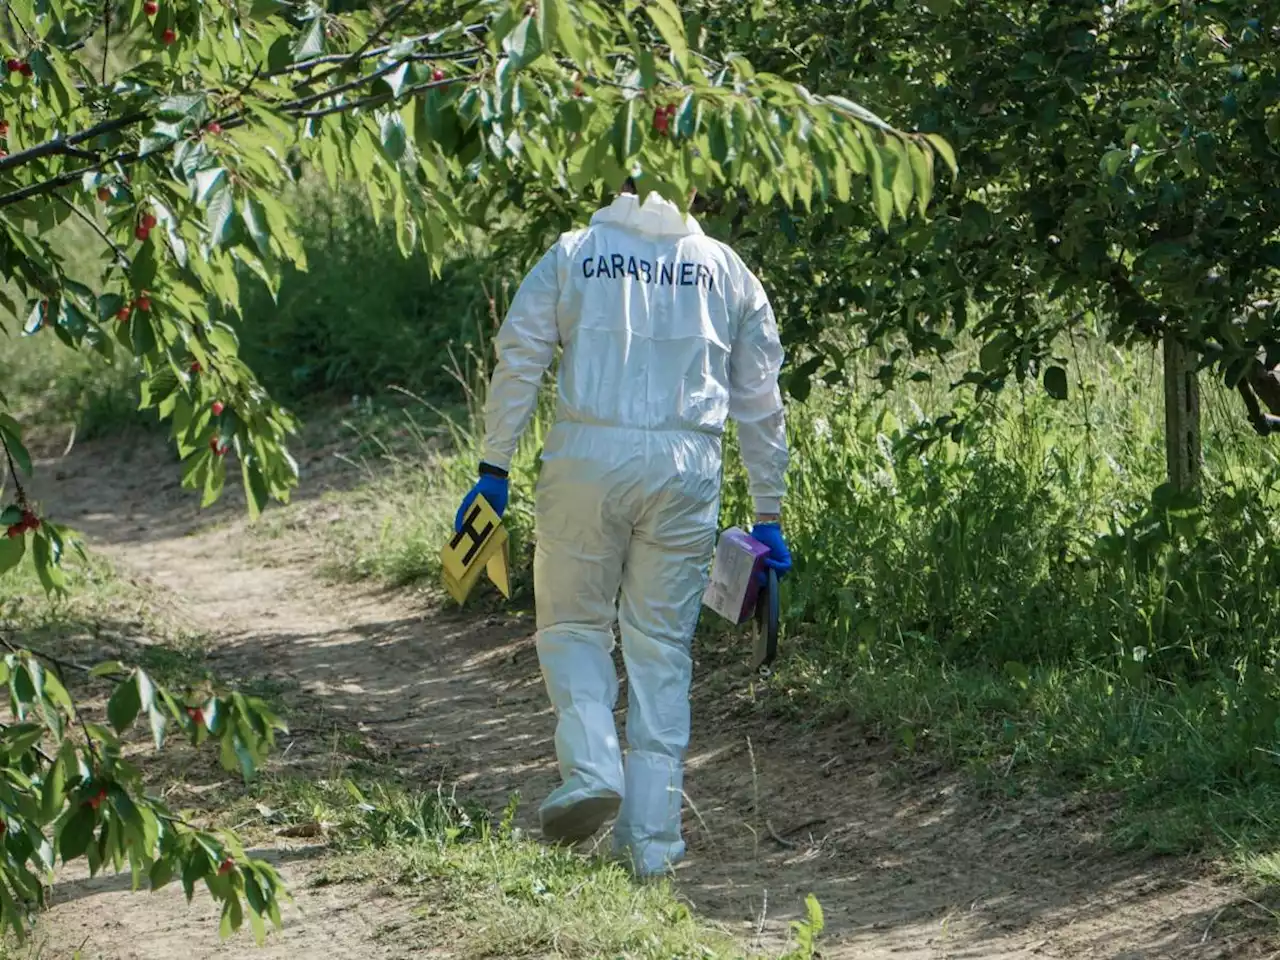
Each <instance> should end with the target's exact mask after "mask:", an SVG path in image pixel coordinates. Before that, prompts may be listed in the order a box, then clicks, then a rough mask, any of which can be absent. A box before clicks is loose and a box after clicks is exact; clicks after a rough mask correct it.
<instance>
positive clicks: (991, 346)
mask: <svg viewBox="0 0 1280 960" xmlns="http://www.w3.org/2000/svg"><path fill="white" fill-rule="evenodd" d="M1004 357H1005V345H1004V339H1003V338H1002V337H996V339H994V340H992V341H990V342H988V343H985V344H983V345H982V349H981V350H979V351H978V363H979V364H981V366H982V369H983V370H985V371H986V372H988V373H994V372H995V371H996V370H999V369H1000V367H1001V366H1003V364H1004Z"/></svg>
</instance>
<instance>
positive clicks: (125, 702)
mask: <svg viewBox="0 0 1280 960" xmlns="http://www.w3.org/2000/svg"><path fill="white" fill-rule="evenodd" d="M140 709H142V700H141V699H140V698H139V697H138V684H137V682H136V680H135V678H134V677H130V678H129V679H127V680H123V681H121V683H120V684H119V685H118V686H117V687H116V689H115V693H113V694H111V699H110V700H108V701H107V719H108V720H109V721H110V722H111V726H113V727H115V730H116V733H124V732H125V731H126V730H127V729H129V727H130V726H132V725H133V721H134V720H135V719H137V716H138V711H139V710H140Z"/></svg>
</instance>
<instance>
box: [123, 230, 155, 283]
mask: <svg viewBox="0 0 1280 960" xmlns="http://www.w3.org/2000/svg"><path fill="white" fill-rule="evenodd" d="M157 268H158V264H157V263H156V244H155V241H154V240H152V239H148V240H147V241H146V242H145V243H143V244H142V246H140V247H139V248H138V252H137V253H136V254H134V257H133V266H132V267H131V268H130V269H129V280H130V281H131V282H132V283H133V287H134V289H135V290H149V289H150V288H151V286H152V285H153V284H154V283H155V279H156V270H157Z"/></svg>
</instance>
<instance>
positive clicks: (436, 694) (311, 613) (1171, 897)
mask: <svg viewBox="0 0 1280 960" xmlns="http://www.w3.org/2000/svg"><path fill="white" fill-rule="evenodd" d="M323 456H324V453H323V452H321V453H319V454H317V459H315V460H314V461H313V463H312V466H313V467H317V468H320V467H323V466H324V464H325V462H326V461H324V460H323ZM124 458H125V454H124V453H122V452H112V451H111V450H110V449H108V447H107V446H106V445H102V444H95V445H92V446H82V447H80V448H78V449H76V450H74V451H73V452H72V454H71V455H70V456H69V457H67V458H65V459H61V460H57V461H51V462H47V463H45V464H44V465H43V470H44V471H45V476H46V477H47V478H48V480H47V482H46V485H45V488H44V489H43V490H41V491H40V493H41V494H42V496H43V497H44V498H45V499H46V501H47V502H48V504H49V506H50V507H51V508H53V509H56V510H57V511H58V514H59V515H60V516H61V517H64V518H65V519H66V521H67V522H69V523H71V524H73V525H75V526H77V527H78V528H79V529H81V530H82V531H84V532H85V533H86V535H87V536H88V538H89V539H90V541H91V543H92V545H93V546H94V548H96V549H97V550H100V551H102V552H104V553H106V554H108V555H109V556H110V557H111V558H112V559H113V561H114V562H115V563H116V564H117V566H118V567H120V568H121V569H122V570H124V571H126V572H127V573H128V574H130V575H132V576H134V577H136V578H138V579H140V580H142V581H144V582H146V583H147V584H148V585H150V586H151V587H153V588H154V589H155V590H157V591H159V592H160V593H161V594H163V595H166V596H167V597H169V598H170V599H171V602H172V603H173V604H175V605H177V606H178V607H179V608H180V609H181V610H182V611H184V612H185V615H186V616H189V617H190V618H191V620H192V621H193V622H195V623H197V624H198V625H200V626H201V627H202V628H203V629H204V630H206V631H209V632H210V633H211V634H212V636H213V640H212V645H211V648H210V656H211V658H212V661H213V663H212V665H213V667H214V668H215V669H216V670H218V671H219V672H221V673H224V674H226V675H231V676H236V677H255V678H262V679H265V680H270V681H273V682H277V683H279V684H281V685H282V686H283V687H285V688H287V689H289V690H290V691H291V694H290V698H289V699H290V702H291V704H292V706H293V708H294V709H293V711H292V712H291V716H293V717H294V719H295V722H298V718H301V723H302V726H301V728H298V729H295V730H294V731H293V733H292V734H291V736H290V737H289V738H286V739H285V741H284V743H283V744H282V753H281V755H280V758H279V759H278V760H277V761H276V764H277V767H281V766H283V767H285V768H287V767H288V765H289V764H290V763H292V762H295V760H294V759H292V758H307V757H313V758H314V757H315V756H317V755H319V754H320V753H321V752H322V747H321V746H320V741H322V740H323V739H324V738H325V737H326V736H329V735H331V734H332V732H333V731H334V730H345V731H349V732H354V733H356V734H358V735H359V736H360V737H361V739H363V740H364V741H365V742H366V743H368V744H370V745H371V747H372V748H373V749H376V750H378V751H379V752H381V753H383V754H385V756H387V757H388V758H390V762H391V763H392V764H393V765H394V766H395V767H396V768H397V769H398V770H399V771H400V772H401V774H402V775H404V776H406V777H408V778H410V779H416V780H418V781H420V782H421V783H422V784H423V785H426V786H433V785H435V784H437V783H443V784H444V785H445V787H446V788H449V787H452V786H456V787H457V788H458V790H459V791H460V793H462V794H464V795H465V796H467V797H468V798H470V799H475V800H478V801H480V802H482V803H485V804H488V805H489V806H490V807H491V808H493V809H495V810H496V809H498V808H500V807H501V806H502V805H503V804H504V803H505V802H506V801H507V799H508V796H509V794H510V793H511V792H512V791H516V790H519V791H520V793H521V795H522V796H523V797H524V798H525V802H524V805H523V812H522V815H521V816H522V818H523V820H524V822H525V824H526V825H530V826H532V824H533V817H534V808H535V806H536V802H537V801H538V800H539V799H541V797H542V796H543V795H544V793H545V792H546V791H547V790H549V789H550V788H551V787H552V786H553V785H554V783H555V776H556V775H555V766H554V757H553V749H552V742H551V735H552V732H553V718H552V715H551V713H550V711H549V709H548V706H547V703H546V699H545V695H544V692H543V689H542V681H541V677H540V675H539V672H538V665H537V660H536V656H535V653H534V649H533V643H532V637H531V633H532V627H531V624H530V622H529V621H528V619H527V618H525V617H522V616H516V615H512V616H510V617H507V616H492V615H490V616H480V617H477V615H475V614H458V613H451V612H445V611H443V609H442V607H441V605H440V604H439V603H438V602H437V601H436V600H435V599H434V598H433V597H431V596H429V595H421V594H420V595H414V594H411V593H408V592H403V591H402V592H387V591H382V590H379V589H376V588H372V587H352V586H350V585H339V584H334V583H332V582H328V581H326V580H324V579H323V578H322V577H320V576H319V575H318V573H317V571H316V568H317V565H318V563H319V562H320V561H321V560H322V559H323V558H322V556H321V555H320V553H319V549H320V548H319V547H318V546H317V544H318V543H320V542H321V539H320V538H318V537H315V536H308V530H307V528H308V527H310V526H313V525H316V524H323V523H325V522H326V514H327V513H328V512H331V511H332V510H333V509H335V508H334V507H332V506H331V505H328V504H325V503H322V502H319V501H315V500H312V501H310V502H304V503H302V504H299V505H298V506H297V507H294V508H291V509H293V510H295V511H296V518H297V520H296V523H295V527H296V529H295V530H293V531H292V532H290V533H288V534H286V535H285V536H283V537H282V538H281V539H279V540H276V541H272V542H270V543H266V544H264V543H263V541H262V540H261V539H258V538H253V537H250V536H247V535H246V534H245V532H244V527H243V520H242V519H241V516H240V514H239V512H238V511H239V499H238V497H237V496H236V494H235V493H234V491H232V493H231V495H230V497H229V499H228V502H227V503H226V504H225V505H223V506H220V507H219V508H218V509H217V511H216V512H215V513H213V514H208V513H204V514H202V513H200V512H199V511H198V509H197V505H196V503H194V502H193V500H192V499H191V497H190V495H189V494H184V493H181V492H180V491H179V490H178V487H177V476H178V470H177V469H176V468H175V464H174V463H173V462H172V460H171V459H169V458H168V456H167V455H166V454H165V453H164V452H163V450H162V448H160V447H156V446H153V445H151V444H149V443H144V444H141V445H139V446H137V447H135V448H134V449H133V450H132V452H131V453H130V454H129V455H128V460H127V462H126V460H125V459H124ZM320 473H321V476H322V477H323V482H321V483H318V484H316V487H317V488H318V487H322V486H326V485H328V486H342V485H344V484H349V483H351V482H353V479H354V478H353V477H351V476H350V475H349V474H348V473H344V472H343V471H342V470H327V469H322V470H320ZM314 492H315V490H314V489H313V488H310V487H308V488H304V494H308V495H313V494H314ZM696 677H697V681H696V689H695V694H694V698H695V703H694V717H695V726H694V742H693V745H692V748H691V759H690V770H689V775H688V777H687V784H686V789H687V791H688V803H687V804H686V831H687V836H688V838H689V857H688V859H687V861H686V862H685V863H683V864H682V865H681V866H680V867H679V869H678V870H677V873H676V883H677V886H678V888H679V890H680V892H681V894H682V895H683V896H684V897H685V898H687V900H688V901H689V902H690V904H691V905H692V906H693V907H694V909H695V910H696V911H698V912H699V913H700V914H701V915H703V916H705V917H707V918H709V919H712V920H714V921H717V922H719V923H722V924H724V925H725V926H726V927H728V928H729V929H731V930H733V931H735V932H737V933H739V934H740V935H741V938H742V941H743V944H744V947H746V948H755V949H766V950H768V949H775V948H777V947H779V946H781V945H782V944H784V943H785V942H786V940H787V936H788V929H789V928H788V922H789V921H791V920H793V919H798V918H799V917H800V916H801V915H802V913H803V900H804V897H805V896H806V895H807V894H809V893H814V894H816V895H817V897H818V898H819V900H820V902H821V903H822V905H823V908H824V911H825V914H826V922H827V932H826V934H825V935H824V937H823V940H822V944H823V946H822V955H823V956H824V957H842V958H843V957H847V958H855V957H856V958H864V960H875V958H890V957H892V958H899V960H916V958H919V960H925V958H928V960H941V958H989V960H997V958H1010V960H1012V958H1072V960H1089V958H1111V960H1122V958H1123V960H1138V958H1151V960H1154V958H1175V960H1183V958H1186V960H1190V958H1196V960H1209V958H1225V957H1243V958H1248V957H1262V956H1267V955H1270V954H1271V951H1272V950H1275V949H1276V947H1275V945H1274V944H1270V945H1269V944H1268V943H1267V941H1266V937H1267V936H1268V935H1269V933H1270V929H1269V926H1268V925H1267V924H1263V923H1260V922H1258V910H1257V909H1256V908H1254V907H1253V906H1252V905H1251V904H1250V902H1249V901H1248V900H1247V899H1246V898H1245V897H1244V896H1243V894H1242V891H1241V890H1239V889H1237V888H1235V887H1233V886H1231V885H1228V884H1225V883H1220V882H1217V881H1215V880H1213V879H1205V878H1206V877H1211V876H1212V873H1211V871H1209V870H1208V869H1207V868H1206V867H1205V865H1203V864H1199V863H1197V862H1193V861H1186V860H1164V861H1162V860H1151V859H1141V858H1132V859H1120V858H1116V857H1115V856H1114V855H1112V854H1111V853H1109V852H1107V850H1106V849H1105V848H1104V847H1103V846H1102V845H1101V843H1100V840H1099V836H1098V833H1097V829H1096V827H1097V819H1098V816H1099V814H1098V813H1097V812H1096V809H1095V810H1093V811H1089V810H1074V809H1073V808H1072V807H1071V806H1069V805H1067V804H1066V803H1051V802H1046V801H1043V800H1040V801H1027V800H1019V801H1016V802H1007V803H1003V804H993V803H991V802H990V801H981V800H979V799H978V798H977V797H976V796H975V795H974V793H973V791H971V790H968V789H967V788H966V786H965V784H964V780H963V778H961V777H959V776H956V775H953V774H950V773H946V772H942V771H931V770H929V769H926V768H922V767H921V766H920V765H918V764H917V765H914V766H912V767H911V768H909V769H904V768H903V767H902V766H901V764H900V763H899V762H898V761H896V760H895V758H894V757H893V755H892V751H891V750H890V749H888V748H887V747H885V746H884V745H882V744H877V743H874V742H868V741H866V740H865V739H864V738H863V737H862V736H861V735H860V734H859V732H858V730H857V728H856V726H853V725H848V726H840V727H837V728H830V729H826V730H822V731H819V732H799V731H797V730H796V728H795V727H794V726H793V725H790V724H788V723H786V722H784V721H782V720H781V719H778V718H776V717H774V716H772V715H771V710H770V705H769V703H768V701H767V700H761V699H759V698H758V697H756V699H752V695H750V694H748V693H747V690H748V686H749V678H748V676H747V671H746V667H745V648H744V649H742V650H736V649H727V648H723V647H720V648H713V649H706V648H704V649H702V650H701V651H700V662H699V663H698V667H697V671H696ZM624 707H625V703H623V704H620V707H619V719H620V720H621V717H622V712H623V709H624ZM296 762H298V763H303V764H305V763H306V762H307V761H306V760H305V759H302V760H297V761H296ZM261 849H263V850H265V852H266V853H267V854H268V855H270V856H271V857H273V858H274V859H275V860H276V862H277V863H278V864H279V866H280V868H281V870H282V872H283V873H284V875H285V877H286V878H287V879H288V880H289V882H290V883H291V885H292V888H293V892H294V895H295V897H296V901H297V904H296V907H290V908H288V909H286V911H285V914H284V916H285V932H284V933H283V934H273V935H272V936H271V938H269V940H268V944H267V946H266V947H265V948H262V949H258V948H255V947H254V946H253V943H252V940H251V938H250V937H249V936H248V934H247V932H246V933H245V934H243V935H241V936H240V937H237V938H234V939H232V940H229V941H224V942H220V941H219V939H218V935H217V924H216V919H215V916H214V913H213V908H212V907H211V906H210V905H208V904H206V903H205V902H204V901H202V900H201V898H200V897H199V896H197V898H196V900H195V902H194V903H193V904H192V905H191V906H188V905H187V904H186V902H185V900H184V898H183V897H182V894H181V891H180V889H175V888H172V887H171V888H166V889H165V890H163V891H161V892H159V893H157V894H148V893H136V894H135V893H131V892H130V891H129V889H128V882H127V880H126V879H125V878H122V877H121V878H117V877H114V876H105V877H99V878H96V879H92V880H90V879H86V878H84V877H83V876H78V875H73V874H71V873H70V872H67V873H65V874H64V875H63V876H62V877H61V878H60V880H59V882H58V883H57V884H56V886H55V888H54V890H53V895H52V902H53V906H52V909H51V910H50V911H49V913H48V915H47V916H46V917H45V918H44V919H43V921H42V923H41V927H40V932H41V936H42V937H43V938H44V939H45V941H46V942H47V945H48V952H47V953H46V954H45V955H46V956H57V957H63V956H68V955H69V954H70V951H71V950H72V949H74V948H76V947H79V946H81V945H82V944H83V946H84V956H85V957H86V958H96V957H101V958H142V957H146V958H164V957H180V958H184V960H197V958H204V957H215V956H216V957H222V956H241V955H243V956H246V957H249V956H254V957H270V958H274V957H279V958H285V957H290V958H301V957H326V958H337V957H369V958H381V957H408V956H415V957H419V956H430V955H433V954H435V955H440V956H447V955H449V950H448V945H447V938H446V939H443V940H442V939H441V938H440V937H439V933H438V931H439V927H438V926H436V927H432V928H430V929H435V930H436V931H437V934H435V935H429V934H424V933H423V932H422V931H423V930H425V929H427V928H425V927H424V926H422V925H421V924H415V923H414V922H413V919H412V918H413V914H414V911H415V909H417V908H419V907H421V906H422V904H421V902H420V901H419V900H418V899H417V896H418V895H419V894H421V893H423V891H415V890H414V889H412V888H409V889H406V888H403V887H401V888H397V889H390V890H389V889H382V888H378V887H374V886H361V885H359V884H343V885H339V886H334V887H327V886H315V885H312V884H311V881H312V880H313V879H314V878H315V877H316V876H318V875H319V873H320V872H321V871H322V870H323V863H324V851H323V849H322V848H321V847H319V846H317V845H313V846H310V847H308V846H307V845H306V842H305V841H301V842H300V841H289V840H286V839H283V838H274V839H272V838H271V837H270V835H268V837H267V840H266V841H265V843H264V846H263V848H261ZM415 931H417V932H415ZM433 936H434V942H433ZM424 937H425V938H426V939H425V940H424Z"/></svg>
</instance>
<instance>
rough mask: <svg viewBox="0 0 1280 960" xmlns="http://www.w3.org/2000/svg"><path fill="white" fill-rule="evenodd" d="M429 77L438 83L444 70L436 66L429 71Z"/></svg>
mask: <svg viewBox="0 0 1280 960" xmlns="http://www.w3.org/2000/svg"><path fill="white" fill-rule="evenodd" d="M431 79H432V80H434V81H435V82H436V83H439V82H440V81H441V80H443V79H444V71H443V70H441V69H440V68H439V67H436V68H435V69H434V70H432V71H431Z"/></svg>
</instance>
